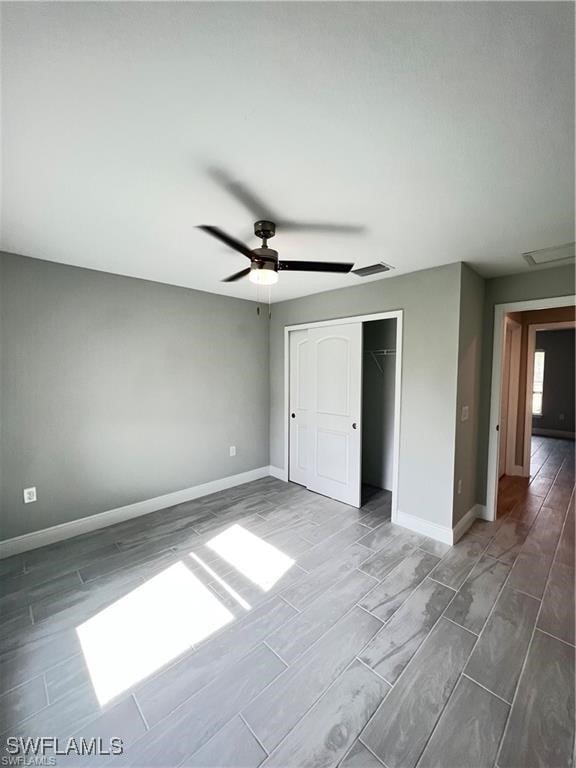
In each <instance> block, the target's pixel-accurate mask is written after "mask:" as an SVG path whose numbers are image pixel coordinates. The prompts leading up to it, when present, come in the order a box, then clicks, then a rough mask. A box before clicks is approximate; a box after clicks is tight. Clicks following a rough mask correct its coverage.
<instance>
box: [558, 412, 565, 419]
mask: <svg viewBox="0 0 576 768" xmlns="http://www.w3.org/2000/svg"><path fill="white" fill-rule="evenodd" d="M565 418H566V416H565V415H564V414H563V413H561V414H560V415H559V416H558V421H564V419H565Z"/></svg>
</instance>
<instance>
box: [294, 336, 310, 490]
mask: <svg viewBox="0 0 576 768" xmlns="http://www.w3.org/2000/svg"><path fill="white" fill-rule="evenodd" d="M311 398H312V391H311V381H310V343H309V341H308V331H307V330H302V331H292V333H291V334H290V404H289V405H290V461H289V465H288V466H289V480H291V481H292V482H293V483H300V485H307V484H308V476H309V474H310V459H311V454H312V452H311V445H310V443H311V441H310V430H309V424H308V421H309V412H310V401H311Z"/></svg>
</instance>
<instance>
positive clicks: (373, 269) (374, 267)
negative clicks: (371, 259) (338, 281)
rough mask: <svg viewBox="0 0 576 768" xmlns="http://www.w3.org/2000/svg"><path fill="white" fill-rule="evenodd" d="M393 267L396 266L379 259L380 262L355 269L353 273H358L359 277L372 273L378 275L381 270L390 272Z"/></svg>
mask: <svg viewBox="0 0 576 768" xmlns="http://www.w3.org/2000/svg"><path fill="white" fill-rule="evenodd" d="M391 269H394V267H391V266H390V264H384V262H383V261H379V262H378V264H370V266H369V267H359V268H358V269H353V270H352V274H353V275H357V276H358V277H370V276H371V275H378V274H379V273H380V272H389V271H390V270H391Z"/></svg>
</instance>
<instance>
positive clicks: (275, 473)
mask: <svg viewBox="0 0 576 768" xmlns="http://www.w3.org/2000/svg"><path fill="white" fill-rule="evenodd" d="M269 470H270V477H275V478H276V479H277V480H284V482H285V483H287V482H288V472H287V471H286V470H285V469H282V467H275V466H273V465H272V464H270V467H269Z"/></svg>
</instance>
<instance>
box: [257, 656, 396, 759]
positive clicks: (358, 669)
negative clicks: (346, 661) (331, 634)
mask: <svg viewBox="0 0 576 768" xmlns="http://www.w3.org/2000/svg"><path fill="white" fill-rule="evenodd" d="M387 693H388V686H387V684H386V683H385V682H384V681H383V680H382V679H381V678H379V677H378V675H376V674H375V673H374V672H372V670H370V669H368V667H366V666H364V665H363V664H361V663H360V662H359V661H355V662H353V663H352V665H351V666H350V667H349V668H348V669H347V670H346V671H345V672H343V673H342V675H340V677H339V678H338V680H337V681H336V682H335V683H334V685H333V686H332V687H331V688H329V689H328V691H327V692H326V693H325V694H324V696H323V697H322V698H321V699H320V701H318V702H317V703H316V704H315V706H314V707H312V709H311V710H309V711H308V712H307V714H306V716H305V717H303V718H302V719H301V720H300V722H299V723H298V725H297V726H296V727H295V728H293V729H292V731H290V733H289V734H288V736H287V737H286V738H285V739H284V741H283V742H282V743H281V744H280V745H279V747H278V748H277V749H276V750H275V751H274V752H273V753H272V754H271V755H270V757H269V758H268V759H267V760H266V761H265V762H264V763H263V765H264V766H266V768H287V766H298V765H299V766H318V767H319V768H320V766H321V767H322V768H333V767H334V766H336V765H338V763H339V762H340V760H341V759H342V758H343V757H344V755H345V754H346V752H347V751H348V749H349V748H350V746H351V745H352V743H353V742H354V741H355V740H356V737H357V736H358V734H359V733H360V731H361V730H362V728H363V727H364V725H365V724H366V723H367V722H368V720H369V719H370V717H371V716H372V714H373V712H374V711H375V710H376V708H377V707H378V705H379V704H380V702H381V701H382V699H383V698H384V697H385V696H386V694H387Z"/></svg>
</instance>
